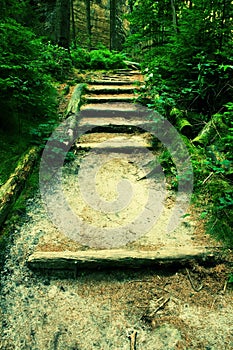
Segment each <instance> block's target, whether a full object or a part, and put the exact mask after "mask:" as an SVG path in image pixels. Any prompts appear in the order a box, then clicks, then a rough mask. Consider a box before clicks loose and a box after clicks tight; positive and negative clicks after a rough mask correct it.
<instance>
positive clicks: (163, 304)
mask: <svg viewBox="0 0 233 350" xmlns="http://www.w3.org/2000/svg"><path fill="white" fill-rule="evenodd" d="M161 299H163V298H160V299H159V300H158V301H160V300H161ZM169 300H170V297H168V298H167V299H165V300H164V301H163V302H162V303H161V304H160V305H159V306H158V307H157V309H155V310H154V311H153V312H151V313H150V315H149V317H153V316H154V315H155V314H156V313H157V312H158V311H159V310H160V309H162V308H163V307H164V306H165V305H166V304H167V303H168V302H169Z"/></svg>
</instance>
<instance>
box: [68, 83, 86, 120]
mask: <svg viewBox="0 0 233 350" xmlns="http://www.w3.org/2000/svg"><path fill="white" fill-rule="evenodd" d="M84 88H85V84H78V85H76V86H75V88H74V92H73V94H72V96H71V99H70V101H69V104H68V106H67V109H66V113H65V115H66V117H69V116H70V115H76V114H77V113H78V112H79V110H80V107H81V102H82V101H81V97H82V93H83V91H84Z"/></svg>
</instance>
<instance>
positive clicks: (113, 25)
mask: <svg viewBox="0 0 233 350" xmlns="http://www.w3.org/2000/svg"><path fill="white" fill-rule="evenodd" d="M116 14H117V11H116V0H110V50H115V49H116V48H117V43H116Z"/></svg>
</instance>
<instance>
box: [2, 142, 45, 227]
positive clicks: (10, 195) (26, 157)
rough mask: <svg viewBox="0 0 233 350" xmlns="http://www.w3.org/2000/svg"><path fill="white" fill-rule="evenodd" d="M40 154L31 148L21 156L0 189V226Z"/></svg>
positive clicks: (38, 149)
mask: <svg viewBox="0 0 233 350" xmlns="http://www.w3.org/2000/svg"><path fill="white" fill-rule="evenodd" d="M39 154H40V148H39V147H36V146H34V147H32V148H31V149H30V150H29V151H27V152H26V153H24V154H23V156H21V158H20V159H19V161H18V164H17V166H16V168H15V170H14V172H13V173H12V174H11V175H10V177H9V179H8V181H7V182H6V183H5V184H4V185H3V186H1V188H0V225H2V224H3V222H4V220H5V219H6V217H7V215H8V214H9V212H10V210H11V209H12V207H13V205H14V203H15V201H16V199H17V197H18V196H19V194H20V192H21V191H22V189H23V188H24V186H25V183H26V180H27V178H28V175H29V174H30V173H31V171H32V169H33V167H34V164H35V162H36V160H37V159H38V157H39Z"/></svg>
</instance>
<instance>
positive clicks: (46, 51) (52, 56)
mask: <svg viewBox="0 0 233 350" xmlns="http://www.w3.org/2000/svg"><path fill="white" fill-rule="evenodd" d="M41 60H42V67H43V69H44V71H45V72H46V73H48V74H50V75H51V76H52V77H53V78H54V79H56V80H58V81H64V80H65V79H67V77H68V76H69V73H70V72H71V71H72V67H73V64H72V59H71V56H70V53H69V51H68V50H67V49H65V48H64V47H61V46H58V45H53V44H51V43H50V42H48V43H46V44H44V45H43V50H42V52H41Z"/></svg>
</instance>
